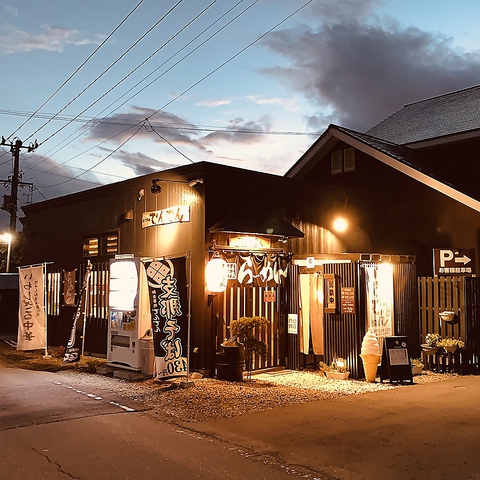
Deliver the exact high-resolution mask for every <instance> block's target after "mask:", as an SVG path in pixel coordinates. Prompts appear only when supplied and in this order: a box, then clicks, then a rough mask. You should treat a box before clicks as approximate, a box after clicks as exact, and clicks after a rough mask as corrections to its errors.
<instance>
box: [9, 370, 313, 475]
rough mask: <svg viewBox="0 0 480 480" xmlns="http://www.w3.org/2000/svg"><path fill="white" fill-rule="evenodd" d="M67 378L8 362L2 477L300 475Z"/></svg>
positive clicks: (237, 447) (240, 448)
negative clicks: (79, 385)
mask: <svg viewBox="0 0 480 480" xmlns="http://www.w3.org/2000/svg"><path fill="white" fill-rule="evenodd" d="M59 378H61V380H62V381H59ZM64 381H65V380H64V377H59V376H57V375H55V374H54V373H48V372H38V371H29V370H19V369H14V368H9V367H6V366H5V365H2V364H0V478H2V479H3V478H5V479H8V480H17V479H18V480H30V479H32V480H42V479H45V480H47V479H48V480H65V479H72V478H73V479H81V480H94V479H98V480H109V479H112V480H113V479H115V480H126V479H135V480H136V479H141V480H150V479H152V480H153V479H155V480H159V479H163V478H168V479H169V480H185V479H194V478H195V479H249V480H255V479H279V480H284V479H289V480H292V478H295V477H297V478H298V476H297V474H295V473H294V472H293V471H292V470H288V469H285V468H282V467H281V466H279V465H274V464H273V463H272V462H271V461H268V460H267V459H266V458H263V457H258V456H256V455H252V454H251V452H248V451H246V450H245V449H243V448H242V447H239V446H231V445H229V444H226V443H223V442H221V441H219V440H216V439H214V438H212V437H211V436H206V435H201V434H198V433H195V432H193V431H191V430H186V429H182V428H179V427H176V426H173V425H171V424H167V423H164V422H162V421H160V420H158V419H156V418H155V416H154V415H153V414H152V413H150V414H148V413H147V412H138V411H135V410H134V409H133V408H134V407H133V406H132V405H129V404H128V403H125V401H124V400H120V399H117V398H115V397H113V396H111V397H110V396H109V397H108V398H106V396H105V392H103V393H102V394H99V392H95V391H84V390H82V389H80V388H78V387H77V386H76V385H74V384H71V383H70V384H68V383H63V382H64ZM309 478H313V477H311V476H310V477H309Z"/></svg>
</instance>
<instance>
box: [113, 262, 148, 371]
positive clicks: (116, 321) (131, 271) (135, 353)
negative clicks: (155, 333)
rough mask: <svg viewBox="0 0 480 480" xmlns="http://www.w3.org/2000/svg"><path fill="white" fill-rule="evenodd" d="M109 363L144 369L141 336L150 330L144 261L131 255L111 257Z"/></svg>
mask: <svg viewBox="0 0 480 480" xmlns="http://www.w3.org/2000/svg"><path fill="white" fill-rule="evenodd" d="M108 299H109V302H108V305H109V307H108V308H109V312H108V336H107V364H108V365H111V366H117V367H122V368H127V369H130V370H141V367H142V358H141V351H140V344H141V342H140V339H141V338H142V337H144V336H146V335H148V334H149V332H150V331H151V328H152V325H151V319H150V310H149V299H148V290H147V279H146V275H145V268H144V266H143V262H142V261H141V260H140V259H139V258H137V257H134V256H133V255H132V256H117V257H115V259H112V260H111V261H110V286H109V295H108Z"/></svg>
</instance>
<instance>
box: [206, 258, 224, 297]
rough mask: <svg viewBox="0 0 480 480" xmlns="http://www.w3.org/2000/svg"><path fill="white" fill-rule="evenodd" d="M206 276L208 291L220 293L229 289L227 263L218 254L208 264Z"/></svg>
mask: <svg viewBox="0 0 480 480" xmlns="http://www.w3.org/2000/svg"><path fill="white" fill-rule="evenodd" d="M205 276H206V281H207V290H208V291H210V292H214V293H218V292H224V291H225V289H226V288H227V262H226V261H225V260H223V259H222V258H220V255H219V254H218V252H215V253H214V254H213V256H212V258H211V259H210V260H209V262H208V263H207V267H206V269H205Z"/></svg>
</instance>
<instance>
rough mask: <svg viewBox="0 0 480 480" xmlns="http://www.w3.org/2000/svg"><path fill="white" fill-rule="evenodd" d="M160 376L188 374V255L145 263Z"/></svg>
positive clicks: (156, 358)
mask: <svg viewBox="0 0 480 480" xmlns="http://www.w3.org/2000/svg"><path fill="white" fill-rule="evenodd" d="M145 269H146V275H147V283H148V291H149V297H150V312H151V317H152V328H153V350H154V355H155V371H156V376H157V378H169V377H180V376H187V375H188V358H187V348H188V315H187V314H188V312H187V309H188V299H187V277H186V257H179V258H172V259H163V260H154V261H151V262H145Z"/></svg>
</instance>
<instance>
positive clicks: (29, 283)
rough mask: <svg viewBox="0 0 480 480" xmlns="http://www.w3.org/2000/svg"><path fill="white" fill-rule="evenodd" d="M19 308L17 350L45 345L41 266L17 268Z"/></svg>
mask: <svg viewBox="0 0 480 480" xmlns="http://www.w3.org/2000/svg"><path fill="white" fill-rule="evenodd" d="M18 272H19V273H18V279H19V291H18V292H19V300H20V304H19V309H18V338H17V350H36V349H39V348H44V347H45V305H44V283H43V267H41V266H39V267H22V268H19V270H18Z"/></svg>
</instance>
